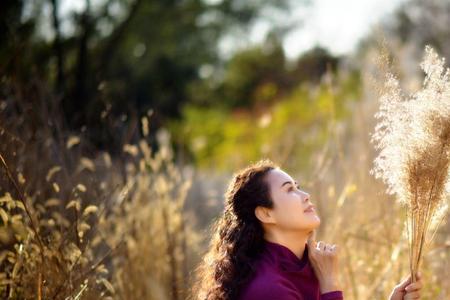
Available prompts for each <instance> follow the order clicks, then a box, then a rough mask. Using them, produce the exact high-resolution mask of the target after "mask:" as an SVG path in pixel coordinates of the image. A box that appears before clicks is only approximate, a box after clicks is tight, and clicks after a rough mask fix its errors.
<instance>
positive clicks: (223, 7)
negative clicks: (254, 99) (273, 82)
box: [0, 0, 289, 143]
mask: <svg viewBox="0 0 450 300" xmlns="http://www.w3.org/2000/svg"><path fill="white" fill-rule="evenodd" d="M288 2H289V1H288V0H277V1H269V0H254V1H239V0H222V1H206V0H184V1H182V0H170V1H161V0H159V1H157V0H151V1H143V0H111V1H101V0H97V1H94V0H84V1H79V2H78V4H80V5H81V7H82V8H81V9H80V10H78V11H72V12H71V13H70V14H69V13H67V12H66V13H63V12H62V11H61V7H62V6H63V4H67V2H65V0H46V1H44V0H42V1H31V0H29V1H24V0H22V1H10V0H7V1H2V4H1V6H2V7H1V12H0V14H1V17H2V18H1V21H0V22H1V23H0V26H1V28H2V29H4V30H2V31H1V33H0V41H2V42H1V44H0V65H1V66H2V69H1V76H2V77H1V78H2V84H6V85H11V84H12V83H13V81H14V85H15V86H17V88H19V89H21V88H20V87H26V86H27V84H28V83H29V80H30V78H39V80H40V81H41V82H42V83H43V84H48V85H49V86H51V87H52V89H53V90H54V92H55V94H56V95H58V96H59V98H60V100H61V103H62V108H63V111H64V115H65V119H66V120H67V122H68V125H69V127H70V128H72V129H78V128H89V131H88V132H87V134H88V135H90V136H91V138H92V140H93V141H95V142H97V143H101V140H102V139H103V140H105V141H106V140H110V139H111V137H114V135H116V134H117V133H116V132H114V134H110V135H109V136H106V137H105V136H103V135H104V134H105V133H104V132H103V129H102V128H103V127H104V126H103V123H104V122H106V121H107V119H108V115H110V116H113V117H112V119H113V120H116V119H117V116H120V115H122V114H124V113H126V114H130V113H132V112H135V113H136V114H141V113H143V112H146V111H147V110H149V109H152V110H153V111H154V120H153V121H154V122H155V124H158V122H160V121H161V120H163V119H164V118H167V117H177V116H179V112H180V111H179V107H180V105H181V104H182V103H185V102H187V101H189V93H188V92H187V90H188V87H189V86H190V85H191V84H192V83H194V82H196V81H198V80H200V79H201V78H200V76H199V71H200V68H201V67H202V66H205V65H210V66H215V65H217V63H218V62H219V61H220V57H219V55H218V49H217V45H218V41H219V39H220V38H221V37H223V36H224V35H225V34H227V33H228V32H230V30H232V29H233V28H242V27H245V26H247V25H249V24H251V23H252V21H254V20H255V19H256V18H257V17H258V16H260V12H261V11H262V10H263V9H268V8H269V7H270V8H272V9H273V8H277V9H286V8H287V7H288ZM3 94H4V92H3ZM56 105H59V104H58V103H56ZM100 116H102V117H101V118H100ZM114 122H115V121H114Z"/></svg>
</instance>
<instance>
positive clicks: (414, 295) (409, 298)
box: [403, 291, 420, 300]
mask: <svg viewBox="0 0 450 300" xmlns="http://www.w3.org/2000/svg"><path fill="white" fill-rule="evenodd" d="M413 299H420V292H419V291H414V292H411V293H407V294H406V295H405V296H404V297H403V300H413Z"/></svg>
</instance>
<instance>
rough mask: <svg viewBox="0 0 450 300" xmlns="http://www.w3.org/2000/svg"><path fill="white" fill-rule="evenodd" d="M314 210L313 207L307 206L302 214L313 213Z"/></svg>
mask: <svg viewBox="0 0 450 300" xmlns="http://www.w3.org/2000/svg"><path fill="white" fill-rule="evenodd" d="M315 211H316V210H315V209H314V205H310V206H308V208H307V209H305V210H304V212H315Z"/></svg>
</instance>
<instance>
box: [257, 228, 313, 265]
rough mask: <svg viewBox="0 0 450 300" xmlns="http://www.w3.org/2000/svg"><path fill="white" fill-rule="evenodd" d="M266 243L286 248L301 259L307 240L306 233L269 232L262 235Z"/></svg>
mask: <svg viewBox="0 0 450 300" xmlns="http://www.w3.org/2000/svg"><path fill="white" fill-rule="evenodd" d="M264 239H265V240H266V241H269V242H272V243H277V244H280V245H283V246H285V247H287V248H288V249H289V250H291V251H292V252H293V253H294V254H295V255H296V256H297V257H298V258H299V259H301V258H302V257H303V253H304V252H305V244H306V241H307V240H308V233H306V232H305V233H301V232H290V233H286V232H270V233H266V234H264Z"/></svg>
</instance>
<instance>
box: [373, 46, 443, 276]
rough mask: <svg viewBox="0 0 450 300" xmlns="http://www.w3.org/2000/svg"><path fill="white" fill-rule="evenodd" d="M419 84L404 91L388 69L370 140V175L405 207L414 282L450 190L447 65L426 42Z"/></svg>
mask: <svg viewBox="0 0 450 300" xmlns="http://www.w3.org/2000/svg"><path fill="white" fill-rule="evenodd" d="M420 66H421V68H422V70H423V71H424V73H425V78H424V82H423V86H422V88H421V89H420V90H418V91H416V92H415V93H413V94H412V95H409V96H407V95H405V94H404V93H403V91H402V89H401V87H400V83H399V80H398V79H397V77H396V76H395V75H394V74H393V73H392V72H391V71H387V72H386V77H385V81H384V86H383V89H382V93H381V95H380V98H379V100H380V107H379V111H378V112H377V113H376V114H375V117H376V119H377V121H378V123H377V125H376V126H375V131H374V133H373V135H372V142H373V143H374V145H375V148H376V149H377V150H378V156H377V157H376V158H375V160H374V167H373V169H372V174H374V175H375V177H376V178H381V179H382V180H383V182H384V183H385V184H386V185H387V192H388V193H389V194H394V195H395V196H396V198H397V200H398V201H399V202H400V203H401V204H403V205H404V206H405V208H406V226H405V227H406V230H407V236H408V241H409V262H410V272H411V277H412V280H413V282H414V281H416V274H417V271H418V270H419V266H420V263H421V260H422V257H423V255H424V251H425V250H426V248H427V246H428V245H429V244H430V243H431V241H432V240H433V237H434V234H435V232H436V230H437V228H438V227H439V225H440V223H441V221H442V220H443V219H444V216H445V213H446V211H447V208H448V204H447V203H446V202H447V201H446V199H447V197H448V195H449V194H450V177H449V164H450V81H449V75H450V70H449V69H448V68H445V59H444V58H440V57H439V56H438V55H437V53H436V52H435V51H434V50H433V48H431V47H430V46H426V48H425V53H424V57H423V60H422V63H421V64H420Z"/></svg>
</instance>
